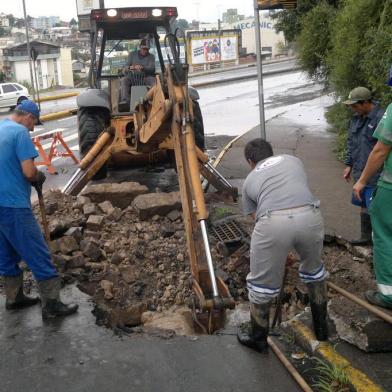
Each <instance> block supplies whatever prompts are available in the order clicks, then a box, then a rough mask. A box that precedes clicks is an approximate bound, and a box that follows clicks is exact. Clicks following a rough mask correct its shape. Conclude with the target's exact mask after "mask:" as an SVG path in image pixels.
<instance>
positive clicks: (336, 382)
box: [312, 357, 350, 392]
mask: <svg viewBox="0 0 392 392" xmlns="http://www.w3.org/2000/svg"><path fill="white" fill-rule="evenodd" d="M312 359H313V360H314V361H316V366H315V368H314V370H316V372H317V373H318V374H319V378H318V381H317V382H316V383H315V384H313V387H315V388H316V389H317V391H320V392H350V381H349V379H348V377H347V374H346V372H345V369H344V368H343V367H340V366H336V365H333V364H330V363H328V362H326V361H324V360H322V359H320V358H317V357H313V358H312Z"/></svg>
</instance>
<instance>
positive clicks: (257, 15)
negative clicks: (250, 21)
mask: <svg viewBox="0 0 392 392" xmlns="http://www.w3.org/2000/svg"><path fill="white" fill-rule="evenodd" d="M254 8H255V34H256V58H257V79H258V89H259V114H260V137H261V138H262V139H264V140H265V139H266V133H265V113H264V87H263V62H262V58H261V33H260V13H259V5H258V2H257V0H254Z"/></svg>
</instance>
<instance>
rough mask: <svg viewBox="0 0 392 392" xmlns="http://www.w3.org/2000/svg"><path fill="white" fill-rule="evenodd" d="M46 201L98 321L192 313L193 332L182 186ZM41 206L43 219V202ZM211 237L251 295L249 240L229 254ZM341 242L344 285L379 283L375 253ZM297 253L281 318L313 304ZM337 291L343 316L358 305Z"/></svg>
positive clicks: (334, 270) (337, 276) (336, 305)
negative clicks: (300, 275) (172, 189)
mask: <svg viewBox="0 0 392 392" xmlns="http://www.w3.org/2000/svg"><path fill="white" fill-rule="evenodd" d="M208 204H209V209H210V212H211V216H213V215H214V211H215V210H219V209H220V212H222V211H224V212H225V213H226V212H227V211H228V208H227V206H228V205H227V204H224V205H223V206H224V208H223V207H222V205H220V207H217V204H214V201H211V200H210V201H209V203H208ZM45 206H46V213H47V217H48V221H49V226H50V236H51V241H50V249H51V251H52V254H53V261H54V263H55V264H56V266H57V267H58V269H59V271H60V272H61V274H62V277H63V280H64V281H65V282H76V283H77V284H78V287H79V288H80V289H81V290H82V291H84V292H86V293H87V294H89V295H90V296H91V297H92V299H93V302H94V304H95V315H96V318H97V322H98V323H99V324H102V325H106V326H109V327H132V326H137V325H139V324H141V323H143V324H145V325H148V324H149V323H152V324H154V322H152V320H153V321H154V320H155V321H158V324H165V325H166V324H168V323H169V324H170V322H172V321H173V320H177V319H181V320H185V319H186V320H187V322H186V323H185V324H184V323H183V328H182V331H183V332H184V331H185V332H184V333H189V331H191V329H190V328H189V326H190V325H191V324H192V320H191V317H192V316H191V312H190V308H191V307H192V303H193V301H192V296H193V295H192V289H191V274H190V271H189V261H188V256H187V248H186V239H185V231H184V224H183V222H182V214H181V202H180V195H179V193H178V192H171V193H149V190H148V188H147V187H145V186H143V185H140V184H139V183H135V182H125V183H121V184H98V185H91V186H89V187H88V188H86V190H85V191H84V192H83V193H82V195H81V196H78V197H73V196H66V195H63V194H62V193H60V192H59V191H50V192H47V193H46V194H45ZM229 209H231V211H230V214H234V215H236V214H237V215H236V216H237V219H238V220H239V221H240V222H241V226H242V228H243V229H244V231H245V232H247V233H248V234H250V233H251V231H252V227H253V223H252V222H251V221H249V220H247V219H245V218H242V221H241V218H240V217H239V215H238V213H239V210H238V206H236V205H234V204H233V205H231V206H229ZM34 212H35V214H36V216H37V217H38V219H39V217H40V212H39V207H38V205H35V206H34ZM327 239H328V237H327ZM210 240H211V249H212V253H213V260H214V262H215V264H216V273H217V275H218V276H220V277H221V278H222V279H223V280H224V281H225V283H226V284H227V286H228V287H229V289H230V292H231V294H232V296H233V297H234V299H235V300H236V301H237V303H239V302H245V301H247V299H248V298H247V290H246V275H247V274H248V272H249V248H248V246H247V245H246V244H242V245H241V244H239V246H238V248H237V249H234V250H232V251H231V252H229V253H225V252H222V248H221V247H220V246H219V243H217V242H216V241H215V242H214V239H213V236H211V237H210ZM342 241H343V240H338V241H337V239H336V238H332V239H331V238H329V241H328V242H329V243H327V244H326V245H325V247H324V251H323V259H324V261H325V263H326V267H327V270H328V271H329V273H330V275H331V279H332V281H333V282H335V283H336V284H337V285H339V286H341V287H344V288H347V289H348V290H349V291H350V292H353V293H354V294H359V293H363V291H364V290H366V289H368V288H372V287H373V285H374V279H373V271H372V266H371V254H370V253H369V250H368V249H361V248H356V249H352V248H350V247H349V246H348V244H347V243H346V242H344V241H343V242H342ZM217 245H218V246H217ZM292 258H293V259H294V260H295V262H294V264H293V265H292V266H291V267H290V268H289V269H288V273H287V278H286V282H285V292H284V296H283V307H282V321H285V320H288V319H290V318H292V317H293V316H295V315H296V314H298V313H300V312H302V311H303V310H304V309H305V307H306V306H307V304H308V297H307V290H306V287H305V285H304V284H303V283H301V282H300V281H299V278H298V272H297V270H298V267H299V261H298V257H296V255H292ZM28 284H30V283H28ZM330 294H331V295H332V296H331V298H332V300H331V303H330V312H331V314H332V315H334V317H335V318H336V319H338V318H339V319H340V318H342V317H345V316H347V315H350V314H351V313H352V310H351V309H352V304H349V303H347V301H346V300H344V299H342V298H341V297H339V296H335V295H334V294H333V293H330ZM177 310H178V312H177ZM179 323H180V324H181V321H180V322H179ZM366 323H369V321H368V319H366ZM351 324H352V323H351ZM155 325H156V323H155ZM366 325H367V324H366ZM341 328H342V329H343V327H341ZM350 328H351V326H350ZM361 329H362V327H361ZM357 345H358V346H360V344H357ZM361 348H362V347H361Z"/></svg>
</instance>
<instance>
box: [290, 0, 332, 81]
mask: <svg viewBox="0 0 392 392" xmlns="http://www.w3.org/2000/svg"><path fill="white" fill-rule="evenodd" d="M336 13H337V10H336V8H334V7H333V6H332V5H330V4H328V2H327V1H321V2H320V3H319V4H318V5H317V6H315V7H314V8H312V9H311V10H310V11H309V12H307V13H306V14H305V15H303V16H302V17H301V18H300V30H301V32H300V33H299V35H298V51H299V53H298V55H299V63H300V65H301V67H302V69H304V70H305V71H306V72H307V73H308V74H309V76H310V77H311V78H313V79H318V80H321V81H324V82H326V81H327V76H328V67H327V55H328V53H329V51H330V50H331V30H332V26H333V22H334V20H335V17H336Z"/></svg>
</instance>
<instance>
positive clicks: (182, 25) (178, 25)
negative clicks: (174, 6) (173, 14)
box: [174, 19, 189, 30]
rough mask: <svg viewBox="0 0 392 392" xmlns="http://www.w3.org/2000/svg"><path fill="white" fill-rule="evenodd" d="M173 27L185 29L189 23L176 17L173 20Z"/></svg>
mask: <svg viewBox="0 0 392 392" xmlns="http://www.w3.org/2000/svg"><path fill="white" fill-rule="evenodd" d="M174 28H175V29H177V28H180V29H181V30H187V29H188V28H189V23H188V21H187V20H186V19H177V20H176V21H175V22H174Z"/></svg>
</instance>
